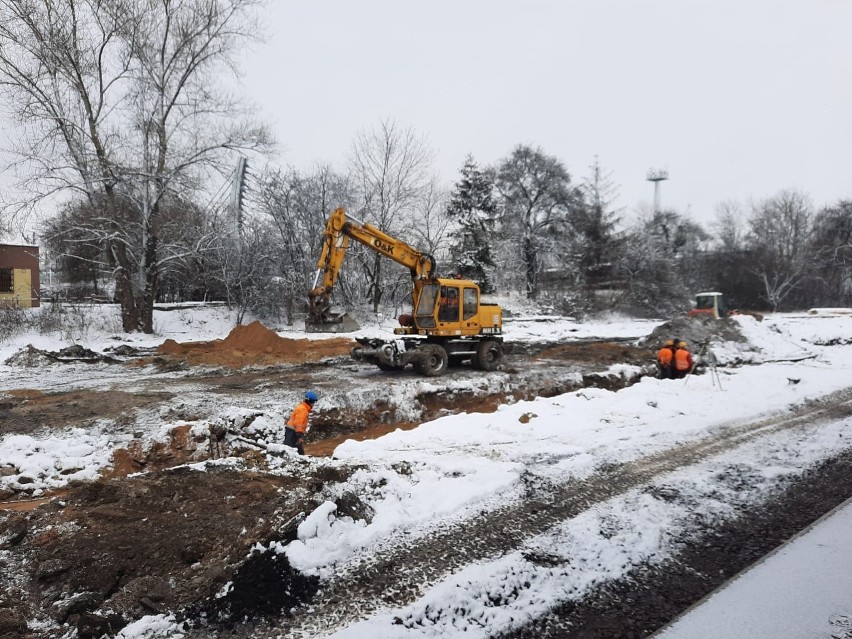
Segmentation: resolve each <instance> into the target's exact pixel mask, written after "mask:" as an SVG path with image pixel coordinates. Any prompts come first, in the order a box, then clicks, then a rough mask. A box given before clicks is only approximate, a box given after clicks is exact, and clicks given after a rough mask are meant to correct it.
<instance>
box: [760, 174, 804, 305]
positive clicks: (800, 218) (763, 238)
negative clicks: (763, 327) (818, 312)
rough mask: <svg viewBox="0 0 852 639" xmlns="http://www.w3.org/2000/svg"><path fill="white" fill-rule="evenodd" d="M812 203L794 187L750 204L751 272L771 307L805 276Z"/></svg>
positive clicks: (792, 289)
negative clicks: (761, 285)
mask: <svg viewBox="0 0 852 639" xmlns="http://www.w3.org/2000/svg"><path fill="white" fill-rule="evenodd" d="M813 215H814V214H813V205H812V204H811V201H810V198H809V197H808V196H807V195H805V194H803V193H800V192H798V191H792V190H787V191H781V192H780V193H778V194H777V195H775V196H773V197H770V198H768V199H766V200H764V201H762V202H759V203H757V204H755V205H754V207H753V209H752V214H751V217H750V218H749V227H750V236H749V244H750V245H751V247H752V249H753V252H754V260H755V263H754V266H753V269H752V270H753V272H754V273H755V275H757V277H758V278H759V279H760V281H761V283H762V284H763V290H764V297H765V299H766V301H767V302H768V303H769V305H770V306H771V307H772V310H773V311H775V310H777V309H778V306H779V305H780V304H781V303H782V302H783V301H784V299H785V298H786V297H787V296H788V295H790V293H791V292H792V291H794V290H795V289H796V287H797V286H799V284H801V283H802V281H803V280H804V279H805V278H806V277H807V276H808V274H809V270H810V266H811V256H810V252H809V245H810V237H811V233H812V231H813Z"/></svg>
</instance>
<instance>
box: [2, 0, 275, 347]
mask: <svg viewBox="0 0 852 639" xmlns="http://www.w3.org/2000/svg"><path fill="white" fill-rule="evenodd" d="M257 4H258V0H0V9H2V12H3V20H2V24H1V25H0V81H2V83H3V86H4V88H5V89H7V90H8V95H9V96H10V104H11V106H12V107H13V109H14V113H15V114H16V115H17V116H18V118H19V120H20V121H21V122H22V124H23V125H24V130H25V138H24V144H23V145H22V146H21V147H20V148H19V149H18V151H19V154H20V155H19V158H20V160H21V161H22V162H24V163H26V164H27V165H28V167H29V169H30V173H29V175H30V179H29V181H28V184H27V186H28V187H29V188H28V192H29V193H32V194H34V195H33V196H31V197H28V198H25V199H24V201H23V202H22V206H33V205H34V204H35V203H36V202H37V201H39V200H40V199H43V198H45V197H49V196H51V195H53V194H55V193H58V192H65V193H78V194H81V195H82V196H83V197H85V198H87V199H89V200H90V201H94V200H95V199H102V201H103V205H102V206H101V205H100V204H99V206H98V208H99V209H100V210H102V211H103V219H102V220H97V221H96V223H95V224H94V225H93V227H95V228H97V229H100V230H99V236H98V237H97V238H96V239H97V241H98V242H100V243H102V244H103V246H104V249H105V255H106V256H107V259H108V262H109V266H110V268H111V269H112V272H113V275H114V279H115V294H116V297H117V298H118V300H119V302H120V303H121V312H122V325H123V327H124V329H125V330H126V331H134V330H143V331H146V332H152V331H153V322H152V317H153V304H154V300H155V298H156V295H157V291H158V286H159V275H160V270H161V268H162V267H163V264H164V261H171V260H177V259H180V258H181V256H182V255H185V254H186V252H187V250H188V249H187V247H184V246H180V245H179V243H171V242H170V241H169V239H168V238H167V237H164V236H163V235H162V234H161V231H162V229H163V228H164V225H163V224H162V218H163V206H164V204H165V203H167V202H168V201H169V199H170V198H171V199H172V200H174V199H182V198H183V199H185V198H188V197H189V196H190V195H191V194H192V193H193V192H195V191H196V190H197V189H198V188H199V187H200V185H201V182H202V180H203V179H204V178H205V177H206V176H207V175H209V173H210V171H211V170H212V171H215V170H216V169H217V168H218V167H219V166H221V165H220V163H221V162H222V160H223V159H224V158H225V156H226V155H227V154H228V152H231V151H232V150H233V149H237V148H239V149H246V148H256V149H261V148H265V147H266V145H267V144H268V142H269V140H268V137H267V134H266V131H265V130H264V129H262V128H260V127H254V126H251V125H246V123H240V124H239V126H233V124H232V123H233V122H234V120H235V118H237V117H240V116H242V115H243V114H242V112H241V111H240V110H239V109H238V105H237V103H236V102H233V101H230V100H228V99H227V98H226V96H224V95H223V94H221V93H220V92H219V91H217V89H216V87H217V86H218V84H217V83H218V76H217V73H218V72H219V71H220V70H221V69H222V68H223V67H225V68H228V67H230V66H231V64H232V60H233V58H234V56H235V54H236V52H237V47H238V46H239V45H240V43H242V42H244V41H245V40H246V39H247V38H251V37H253V35H254V34H256V33H257V32H258V31H257V28H256V25H255V23H254V20H253V15H254V14H253V9H254V7H255V6H256V5H257ZM178 194H179V196H180V198H176V197H175V196H176V195H178ZM119 197H122V198H128V199H129V200H130V201H132V202H133V203H134V211H133V213H134V215H133V217H132V218H131V219H130V220H120V217H119V215H118V214H117V211H118V199H119Z"/></svg>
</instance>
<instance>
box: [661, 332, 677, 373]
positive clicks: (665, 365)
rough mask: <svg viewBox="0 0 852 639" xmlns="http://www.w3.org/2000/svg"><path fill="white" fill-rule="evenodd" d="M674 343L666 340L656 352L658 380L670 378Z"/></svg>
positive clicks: (671, 340)
mask: <svg viewBox="0 0 852 639" xmlns="http://www.w3.org/2000/svg"><path fill="white" fill-rule="evenodd" d="M674 351H675V341H674V340H673V339H667V340H666V342H665V343H664V344H663V346H662V348H661V349H660V350H658V351H657V368H658V369H659V371H660V379H671V378H672V360H673V359H674Z"/></svg>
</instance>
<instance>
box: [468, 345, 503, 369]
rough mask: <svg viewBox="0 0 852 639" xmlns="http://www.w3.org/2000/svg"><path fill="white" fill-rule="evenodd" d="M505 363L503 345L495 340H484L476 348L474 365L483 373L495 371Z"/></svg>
mask: <svg viewBox="0 0 852 639" xmlns="http://www.w3.org/2000/svg"><path fill="white" fill-rule="evenodd" d="M501 361H503V344H501V343H500V342H498V341H496V340H493V339H484V340H482V341H481V342H479V344H478V345H477V346H476V355H475V356H474V358H473V363H474V365H475V366H476V368H478V369H480V370H483V371H493V370H494V369H495V368H497V367H498V366H499V365H500V362H501Z"/></svg>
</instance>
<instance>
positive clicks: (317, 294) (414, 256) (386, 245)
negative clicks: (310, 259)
mask: <svg viewBox="0 0 852 639" xmlns="http://www.w3.org/2000/svg"><path fill="white" fill-rule="evenodd" d="M350 240H355V241H356V242H358V243H360V244H363V245H364V246H366V247H368V248H370V249H372V250H374V251H376V252H377V253H380V254H382V255H384V256H385V257H387V258H389V259H391V260H393V261H394V262H397V263H398V264H402V265H403V266H405V267H407V268H408V269H409V270H410V271H411V279H412V280H413V281H414V283H415V289H417V288H418V283H419V284H420V285H422V283H423V282H425V281H427V280H431V279H433V278H434V277H435V270H436V268H435V259H434V258H433V257H432V256H431V255H429V254H427V253H423V252H421V251H418V250H416V249H414V248H412V247H411V246H409V245H408V244H406V243H405V242H403V241H401V240H398V239H396V238H395V237H392V236H390V235H388V234H387V233H385V232H384V231H382V230H381V229H379V228H377V227H375V226H373V225H372V224H366V223H364V222H361V221H359V220H357V219H355V218H353V217H350V216H348V215H346V211H345V210H344V209H342V208H339V209H335V210H334V211H333V212H332V214H331V215H330V216H329V218H328V221H327V222H326V225H325V231H324V232H323V245H322V252H321V253H320V257H319V260H317V273H316V276H315V278H314V287H313V289H312V290H311V292H310V293H309V294H308V320H307V322H306V328H307V330H308V331H311V332H314V331H319V332H329V331H335V330H338V331H339V330H355V328H357V325H355V328H349V327H347V328H343V329H341V328H340V325H341V324H344V325H346V324H348V325H349V326H351V324H354V320H352V319H351V318H349V319H348V322H347V321H346V318H343V317H342V316H335V315H334V314H332V313H331V292H332V290H333V289H334V285H335V284H336V283H337V278H338V277H339V276H340V269H341V266H342V265H343V258H344V257H346V250H347V249H348V248H349V242H350ZM347 317H348V316H347Z"/></svg>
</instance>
